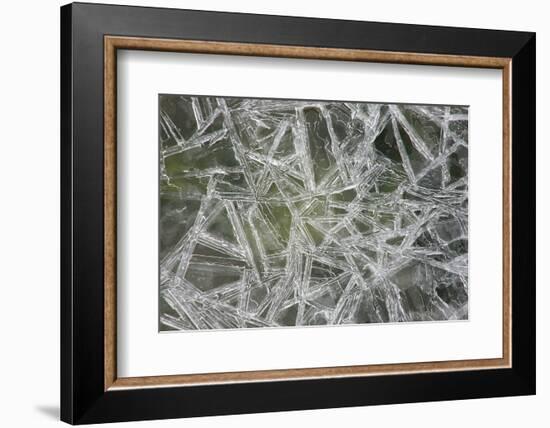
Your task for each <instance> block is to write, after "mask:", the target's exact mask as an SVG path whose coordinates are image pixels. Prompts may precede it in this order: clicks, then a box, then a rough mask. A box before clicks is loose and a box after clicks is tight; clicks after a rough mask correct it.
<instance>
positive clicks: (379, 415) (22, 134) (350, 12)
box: [0, 0, 550, 428]
mask: <svg viewBox="0 0 550 428" xmlns="http://www.w3.org/2000/svg"><path fill="white" fill-rule="evenodd" d="M104 2H106V3H110V2H109V1H104ZM126 3H130V4H141V5H158V6H172V7H187V8H196V9H211V10H228V11H242V12H256V13H272V14H286V15H301V16H318V17H326V18H344V19H362V20H371V21H393V22H407V23H414V24H436V25H455V26H468V27H490V28H500V29H510V30H514V29H516V30H530V31H537V54H538V59H537V63H538V64H537V75H538V77H539V81H538V83H537V85H538V95H537V104H538V105H537V122H538V129H537V137H538V147H537V150H538V153H537V154H538V156H537V157H538V160H537V163H538V165H537V175H538V177H537V178H538V182H539V183H540V184H539V189H538V191H537V193H538V203H537V220H538V221H537V223H538V224H537V231H538V240H537V241H538V242H537V246H538V256H537V259H538V260H537V261H538V265H539V269H538V274H537V276H538V290H537V296H538V304H537V309H538V311H537V321H538V328H537V340H538V352H537V357H538V395H537V396H535V397H513V398H499V399H487V400H466V401H461V402H442V403H419V404H406V405H398V406H378V407H365V408H353V409H333V410H316V411H302V412H286V413H276V414H265V415H244V416H228V417H216V418H200V419H192V420H185V421H182V420H175V421H162V422H161V421H157V422H143V423H132V424H126V425H124V426H129V427H130V426H136V427H137V426H155V427H156V426H158V427H176V426H177V427H203V428H205V427H239V428H240V427H258V426H263V427H280V426H322V427H325V426H326V427H329V426H334V425H338V426H381V427H392V426H400V425H404V424H406V425H407V426H408V427H423V428H425V427H438V428H439V427H442V426H445V427H461V428H463V427H465V426H466V427H469V426H483V425H487V424H490V425H491V426H499V428H500V427H502V428H504V427H517V426H533V427H537V426H547V425H548V419H549V416H548V405H549V404H550V368H549V366H548V360H549V350H550V349H549V343H550V328H549V327H548V326H549V323H550V315H549V312H548V311H545V312H543V302H545V301H548V299H550V293H549V291H548V282H549V280H550V276H549V270H548V268H547V266H548V260H549V259H550V250H549V248H548V246H547V245H545V244H544V241H546V242H547V240H548V239H550V225H549V223H548V218H550V199H549V198H548V189H547V183H550V168H548V166H547V165H546V163H547V162H545V160H546V159H547V158H548V156H550V147H549V145H548V136H547V135H546V134H543V132H542V130H543V127H544V125H545V124H546V123H547V118H548V116H549V115H550V108H549V107H548V101H547V97H548V96H549V95H550V93H549V89H550V88H549V83H548V82H549V81H548V79H547V78H545V76H548V75H550V69H549V64H548V52H549V51H550V28H548V23H547V20H548V16H549V13H548V11H547V10H545V9H544V3H545V2H542V1H535V0H524V1H521V2H518V1H513V2H511V1H502V0H501V1H495V2H480V1H479V0H462V1H461V2H459V3H458V2H457V3H453V4H452V5H451V4H444V3H442V2H441V1H439V0H434V1H420V0H419V1H415V2H411V1H407V0H394V1H391V2H358V1H356V0H339V1H338V2H328V1H327V2H321V1H318V0H317V1H302V2H297V1H295V0H277V1H274V2H257V1H254V2H252V1H250V2H246V1H237V0H231V1H227V0H226V1H223V0H219V1H214V0H187V1H176V0H165V1H153V0H148V1H129V0H128V1H126ZM60 4H62V2H59V1H55V0H41V1H31V0H27V1H24V2H5V4H3V5H2V10H1V12H0V31H1V32H2V67H1V68H0V75H1V76H0V77H1V78H0V109H1V110H2V111H1V115H0V117H1V118H2V120H1V122H0V125H1V126H0V142H1V145H0V151H1V153H0V183H2V184H1V185H0V186H1V187H0V189H1V192H2V197H3V204H2V209H1V210H0V220H1V221H0V251H1V254H0V255H1V258H0V260H1V263H0V278H1V279H0V284H1V291H0V326H1V327H0V329H1V330H0V332H1V334H2V336H1V337H2V345H1V348H2V352H1V353H0V379H2V387H1V388H0V394H1V397H0V403H1V405H0V406H1V409H2V411H1V412H0V421H1V425H2V426H7V427H19V426H20V427H43V426H56V425H57V424H59V422H58V405H59V404H58V403H59V399H58V397H59V387H58V383H59V369H58V365H59V363H58V361H59V351H58V349H59V333H58V329H59V172H58V171H59V84H58V82H59V10H58V7H59V5H60Z"/></svg>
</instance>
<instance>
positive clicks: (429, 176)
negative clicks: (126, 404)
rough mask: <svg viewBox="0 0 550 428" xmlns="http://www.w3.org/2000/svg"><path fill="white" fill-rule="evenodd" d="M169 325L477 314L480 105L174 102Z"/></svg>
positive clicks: (166, 144) (165, 196)
mask: <svg viewBox="0 0 550 428" xmlns="http://www.w3.org/2000/svg"><path fill="white" fill-rule="evenodd" d="M159 138H160V238H159V241H160V242H159V245H160V296H159V298H160V302H159V306H160V311H159V314H160V320H159V325H160V330H161V331H165V330H190V329H229V328H231V329H234V328H249V327H281V326H313V325H334V324H359V323H386V322H412V321H436V320H454V319H467V317H468V109H467V107H457V106H426V105H395V104H375V103H358V102H339V101H304V100H299V101H298V100H279V99H250V98H227V97H210V96H182V95H160V96H159Z"/></svg>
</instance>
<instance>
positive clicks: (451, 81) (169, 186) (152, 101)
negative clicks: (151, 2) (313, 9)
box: [61, 3, 535, 424]
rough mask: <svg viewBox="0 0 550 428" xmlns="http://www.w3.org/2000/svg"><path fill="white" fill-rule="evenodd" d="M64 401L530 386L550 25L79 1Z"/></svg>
mask: <svg viewBox="0 0 550 428" xmlns="http://www.w3.org/2000/svg"><path fill="white" fill-rule="evenodd" d="M61 132H62V136H61V158H62V159H61V168H62V169H61V192H62V193H61V195H62V206H61V214H62V219H61V221H62V228H61V229H62V234H61V244H62V245H61V247H62V264H61V273H62V281H61V368H62V370H61V418H62V420H63V421H66V422H68V423H71V424H85V423H98V422H115V421H130V420H144V419H162V418H178V417H189V416H201V415H222V414H231V413H250V412H269V411H281V410H298V409H314V408H327V407H344V406H363V405H372V404H388V403H405V402H417V401H435V400H453V399H465V398H478V397H496V396H510V395H527V394H534V393H535V34H534V33H526V32H511V31H496V30H481V29H466V28H447V27H434V26H417V25H407V24H391V23H373V22H356V21H338V20H327V19H313V18H298V17H283V16H266V15H248V14H233V13H219V12H205V11H191V10H175V9H157V8H140V7H127V6H112V5H111V6H108V5H93V4H78V3H76V4H70V5H67V6H63V7H62V8H61Z"/></svg>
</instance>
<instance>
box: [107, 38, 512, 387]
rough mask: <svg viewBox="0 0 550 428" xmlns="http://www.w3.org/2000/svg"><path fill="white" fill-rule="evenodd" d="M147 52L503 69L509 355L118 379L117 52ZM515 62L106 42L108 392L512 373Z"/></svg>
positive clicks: (266, 47)
mask: <svg viewBox="0 0 550 428" xmlns="http://www.w3.org/2000/svg"><path fill="white" fill-rule="evenodd" d="M118 49H129V50H146V51H165V52H181V53H202V54H219V55H244V56H262V57H279V58H300V59H324V60H338V61H361V62H378V63H394V64H417V65H440V66H455V67H475V68H494V69H501V70H502V82H503V85H502V91H503V92H502V94H503V116H502V120H503V122H502V129H503V135H502V138H503V159H502V161H503V177H502V178H503V189H502V191H503V218H502V230H503V254H502V265H503V299H502V301H503V308H502V315H503V320H502V336H503V337H502V344H503V346H502V357H501V358H491V359H475V360H456V361H431V362H420V363H401V364H376V365H358V366H342V367H322V368H303V369H280V370H261V371H244V372H227V373H203V374H187V375H170V376H146V377H126V378H119V377H118V376H117V367H116V361H117V357H116V352H117V351H116V342H117V339H116V335H117V324H116V306H117V305H116V236H117V233H116V225H117V218H116V188H117V185H116V183H117V181H116V179H117V170H116V129H117V126H116V124H117V119H116V89H117V73H116V67H117V56H116V54H117V50H118ZM511 65H512V60H511V59H510V58H497V57H479V56H460V55H439V54H421V53H408V52H386V51H372V50H361V49H336V48H319V47H304V46H283V45H267V44H251V43H232V42H212V41H196V40H171V39H154V38H138V37H119V36H105V37H104V330H105V331H104V389H105V391H107V390H112V389H128V388H151V387H165V386H178V385H179V386H192V385H204V384H220V383H243V382H262V381H274V380H277V381H283V380H298V379H312V378H338V377H358V376H370V375H395V374H407V373H422V372H443V371H460V370H482V369H496V368H508V367H511V363H512V353H511V348H512V342H511V340H512V311H511V287H512V284H511V280H512V265H511V248H512V242H511V240H512V234H511V228H512V223H511V221H512V204H511V191H512V164H511V126H512V125H511V114H512V110H511V82H512V81H511V77H512V67H511Z"/></svg>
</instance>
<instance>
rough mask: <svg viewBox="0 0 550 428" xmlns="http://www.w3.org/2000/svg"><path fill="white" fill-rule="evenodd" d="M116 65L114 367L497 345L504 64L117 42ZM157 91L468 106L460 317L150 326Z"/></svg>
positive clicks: (210, 368)
mask: <svg viewBox="0 0 550 428" xmlns="http://www.w3.org/2000/svg"><path fill="white" fill-rule="evenodd" d="M220 70H223V73H224V79H219V78H218V76H219V72H220ZM117 76H118V77H117V78H118V82H119V84H118V94H117V102H118V110H117V120H118V139H117V144H118V165H117V171H118V174H119V181H118V190H117V194H118V195H119V198H118V227H117V233H118V241H117V242H118V256H117V267H118V283H117V288H118V296H119V298H118V299H117V301H118V321H119V322H118V334H117V337H118V347H117V352H118V365H117V368H118V374H119V376H121V377H131V376H155V375H173V374H187V373H208V372H226V371H246V370H270V369H288V368H303V367H332V366H350V365H362V364H387V363H402V362H426V361H446V360H453V359H464V360H469V359H481V358H500V357H501V356H502V301H501V298H502V258H501V257H492V258H491V259H489V260H488V259H487V257H486V255H487V254H497V255H500V254H502V224H501V223H500V222H499V221H495V218H501V216H502V162H501V161H497V162H489V163H488V162H487V161H488V160H490V159H493V160H494V159H501V158H502V108H501V106H502V71H500V70H491V69H469V68H454V67H428V66H418V65H416V66H415V65H397V64H369V63H357V62H355V63H353V62H351V63H350V62H347V63H343V62H337V61H331V62H328V63H327V62H326V61H312V60H299V59H287V58H278V59H274V58H249V57H248V58H247V57H235V56H212V55H196V54H181V53H166V52H136V51H123V52H120V53H119V55H118V69H117ZM151 76H155V78H154V79H152V78H151ZM243 76H246V78H243ZM266 82H269V84H266ZM326 82H337V84H333V85H330V84H329V85H327V84H326ZM159 93H179V94H182V93H183V94H219V95H221V94H223V95H226V96H245V97H246V96H257V97H278V98H292V97H294V98H299V99H316V98H317V99H328V100H331V99H332V100H349V101H386V102H407V103H431V104H443V103H447V104H458V105H469V115H470V120H469V132H468V151H469V153H468V154H469V158H470V159H469V162H468V174H469V207H470V215H469V218H468V226H469V230H470V237H469V242H468V257H469V271H470V275H469V278H468V283H469V284H468V288H469V302H468V303H469V305H468V306H469V307H468V309H469V315H470V316H469V319H468V321H448V322H425V323H418V322H417V323H406V324H374V325H373V324H371V325H350V326H332V327H323V328H292V329H246V330H243V329H241V330H236V331H235V330H234V331H227V330H221V331H198V332H180V333H171V334H166V333H165V334H158V331H157V328H158V323H157V320H158V288H157V287H158V198H159V196H158V141H157V139H158V122H157V121H158V110H157V109H158V94H159ZM327 344H328V345H329V346H327ZM205 349H208V350H216V351H217V352H205V351H204V350H205ZM220 352H222V353H223V358H220V357H219V355H220Z"/></svg>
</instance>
